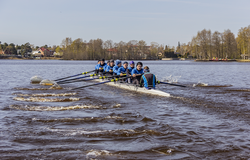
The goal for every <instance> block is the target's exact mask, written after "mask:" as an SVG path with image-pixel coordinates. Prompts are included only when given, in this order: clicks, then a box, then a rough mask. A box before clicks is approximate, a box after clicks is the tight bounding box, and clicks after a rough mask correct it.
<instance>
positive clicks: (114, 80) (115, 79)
mask: <svg viewBox="0 0 250 160" xmlns="http://www.w3.org/2000/svg"><path fill="white" fill-rule="evenodd" d="M130 77H132V76H128V77H123V78H114V79H111V80H108V81H104V82H100V83H95V84H91V85H87V86H82V87H77V88H72V89H71V90H75V89H81V88H86V87H91V86H96V85H99V84H105V83H109V82H116V81H119V80H122V79H126V78H130Z"/></svg>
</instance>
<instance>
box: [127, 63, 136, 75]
mask: <svg viewBox="0 0 250 160" xmlns="http://www.w3.org/2000/svg"><path fill="white" fill-rule="evenodd" d="M134 68H135V62H134V61H130V62H129V67H128V70H127V71H128V72H127V74H129V75H131V72H132V70H133V69H134Z"/></svg>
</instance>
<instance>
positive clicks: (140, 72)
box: [131, 68, 144, 75]
mask: <svg viewBox="0 0 250 160" xmlns="http://www.w3.org/2000/svg"><path fill="white" fill-rule="evenodd" d="M143 73H144V71H143V69H141V70H140V71H138V70H137V69H136V68H134V69H133V70H132V72H131V75H133V74H143Z"/></svg>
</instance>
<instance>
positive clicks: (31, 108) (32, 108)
mask: <svg viewBox="0 0 250 160" xmlns="http://www.w3.org/2000/svg"><path fill="white" fill-rule="evenodd" d="M10 108H13V109H18V110H25V111H65V110H75V109H99V108H101V107H99V106H92V105H76V106H68V107H63V106H62V107H52V106H27V105H25V106H22V105H11V106H10Z"/></svg>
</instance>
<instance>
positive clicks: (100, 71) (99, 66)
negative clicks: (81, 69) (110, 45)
mask: <svg viewBox="0 0 250 160" xmlns="http://www.w3.org/2000/svg"><path fill="white" fill-rule="evenodd" d="M106 66H107V63H105V59H101V61H100V64H98V66H97V68H98V70H99V73H101V74H103V68H104V67H106Z"/></svg>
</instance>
